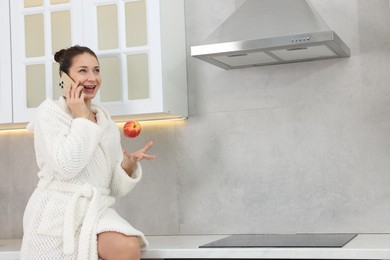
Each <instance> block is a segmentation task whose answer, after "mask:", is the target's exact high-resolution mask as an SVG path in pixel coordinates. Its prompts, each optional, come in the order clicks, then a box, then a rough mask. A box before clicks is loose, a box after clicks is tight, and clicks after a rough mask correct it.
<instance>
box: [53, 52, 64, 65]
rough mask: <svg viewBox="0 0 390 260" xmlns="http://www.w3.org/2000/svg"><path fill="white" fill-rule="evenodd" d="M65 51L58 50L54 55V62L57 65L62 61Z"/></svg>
mask: <svg viewBox="0 0 390 260" xmlns="http://www.w3.org/2000/svg"><path fill="white" fill-rule="evenodd" d="M64 52H65V49H62V50H59V51H57V52H56V53H55V54H54V60H55V61H56V62H58V63H60V61H61V60H62V57H63V56H64Z"/></svg>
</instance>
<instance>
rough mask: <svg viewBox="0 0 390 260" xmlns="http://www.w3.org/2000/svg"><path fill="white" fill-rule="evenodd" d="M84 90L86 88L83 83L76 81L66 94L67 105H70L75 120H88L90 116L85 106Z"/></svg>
mask: <svg viewBox="0 0 390 260" xmlns="http://www.w3.org/2000/svg"><path fill="white" fill-rule="evenodd" d="M83 88H84V86H83V85H82V84H81V82H80V81H76V82H75V83H74V84H72V85H71V86H70V87H69V88H68V91H67V92H66V104H67V105H68V108H69V110H70V112H71V114H72V115H73V117H75V118H77V117H83V118H88V117H89V114H90V112H89V109H88V107H87V105H86V104H85V100H84V96H85V94H84V92H83V91H82V90H83Z"/></svg>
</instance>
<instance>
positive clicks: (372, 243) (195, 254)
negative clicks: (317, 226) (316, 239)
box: [0, 234, 390, 260]
mask: <svg viewBox="0 0 390 260" xmlns="http://www.w3.org/2000/svg"><path fill="white" fill-rule="evenodd" d="M224 237H227V235H191V236H184V235H180V236H147V239H148V241H149V243H150V246H149V247H148V249H146V250H145V251H143V252H142V256H141V257H142V258H143V259H152V258H154V259H156V258H157V259H158V258H226V259H227V258H247V259H254V258H268V259H389V260H390V234H359V235H358V236H357V237H355V238H354V239H353V240H352V241H350V242H349V243H348V244H346V245H345V246H344V247H342V248H198V247H199V246H200V245H204V244H207V243H209V242H212V241H215V240H217V239H221V238H224ZM20 242H21V241H20V240H0V260H10V259H13V260H15V259H19V249H20Z"/></svg>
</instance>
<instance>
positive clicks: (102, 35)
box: [97, 5, 119, 50]
mask: <svg viewBox="0 0 390 260" xmlns="http://www.w3.org/2000/svg"><path fill="white" fill-rule="evenodd" d="M97 23H98V43H99V49H100V50H108V49H116V48H118V46H119V43H118V13H117V5H103V6H99V7H97Z"/></svg>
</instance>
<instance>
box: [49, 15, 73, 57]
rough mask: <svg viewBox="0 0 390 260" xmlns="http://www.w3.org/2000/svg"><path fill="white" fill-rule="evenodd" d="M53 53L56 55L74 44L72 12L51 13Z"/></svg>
mask: <svg viewBox="0 0 390 260" xmlns="http://www.w3.org/2000/svg"><path fill="white" fill-rule="evenodd" d="M51 42H52V46H51V47H52V52H53V54H54V53H56V52H57V51H58V50H61V49H63V48H65V47H69V46H71V44H72V36H71V21H70V11H60V12H53V13H51Z"/></svg>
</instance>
